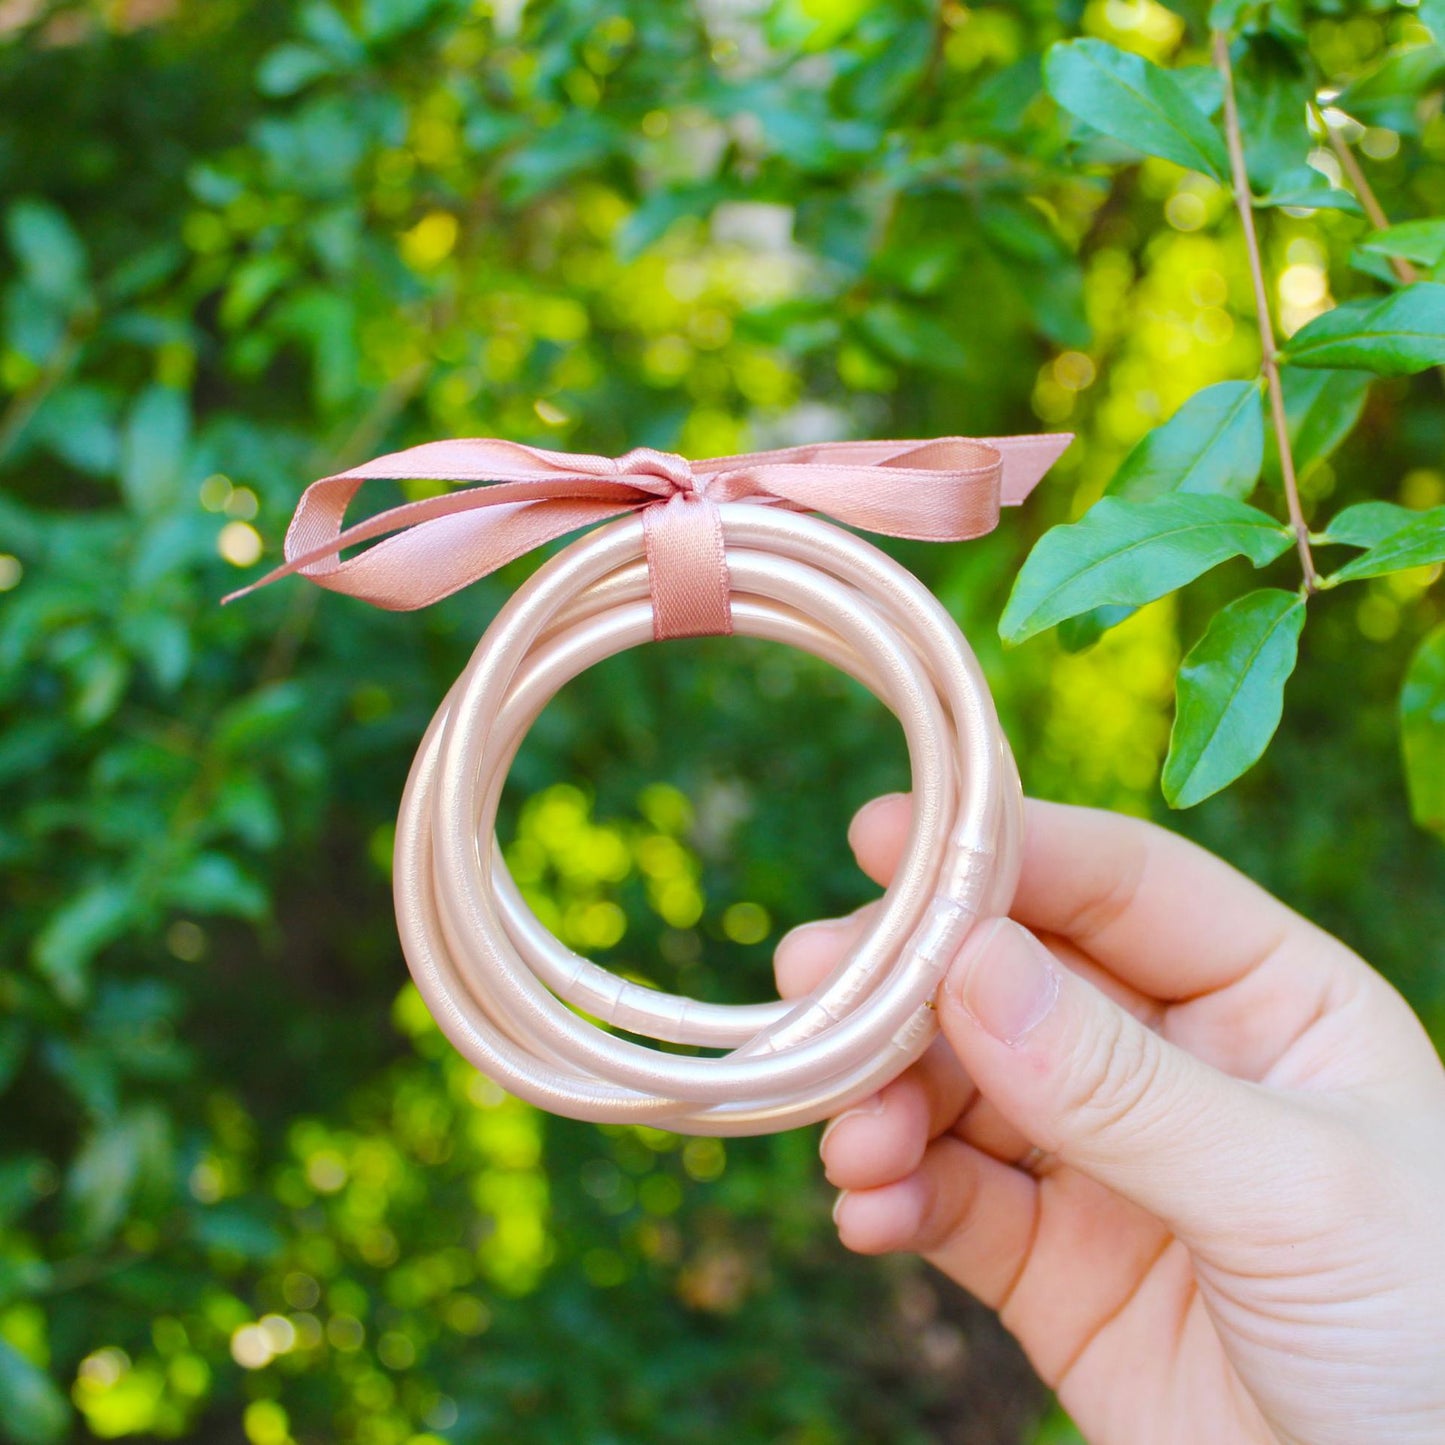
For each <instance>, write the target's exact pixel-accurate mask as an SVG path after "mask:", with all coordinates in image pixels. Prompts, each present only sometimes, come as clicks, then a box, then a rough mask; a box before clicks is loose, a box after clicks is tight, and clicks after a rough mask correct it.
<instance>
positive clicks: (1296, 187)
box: [1254, 166, 1361, 216]
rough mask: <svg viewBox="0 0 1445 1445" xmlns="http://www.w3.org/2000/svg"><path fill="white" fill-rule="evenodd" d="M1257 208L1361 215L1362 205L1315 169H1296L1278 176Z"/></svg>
mask: <svg viewBox="0 0 1445 1445" xmlns="http://www.w3.org/2000/svg"><path fill="white" fill-rule="evenodd" d="M1254 204H1255V205H1256V206H1266V207H1268V206H1288V207H1289V208H1290V209H1291V210H1296V211H1348V212H1349V213H1350V215H1352V216H1358V215H1360V214H1361V208H1360V203H1359V202H1358V201H1357V200H1356V199H1355V198H1354V197H1353V196H1352V195H1351V194H1350V193H1349V192H1348V191H1341V190H1337V189H1336V188H1335V187H1334V186H1332V185H1331V184H1330V183H1329V181H1328V180H1326V179H1325V177H1324V176H1322V175H1321V174H1320V173H1319V172H1318V171H1317V170H1315V169H1314V167H1313V166H1296V167H1295V168H1294V169H1293V170H1288V171H1285V172H1283V173H1282V174H1281V175H1279V176H1277V177H1276V178H1275V180H1274V183H1273V184H1272V185H1271V186H1270V188H1269V189H1268V190H1267V191H1266V192H1265V193H1264V194H1263V195H1262V196H1256V197H1255V198H1254Z"/></svg>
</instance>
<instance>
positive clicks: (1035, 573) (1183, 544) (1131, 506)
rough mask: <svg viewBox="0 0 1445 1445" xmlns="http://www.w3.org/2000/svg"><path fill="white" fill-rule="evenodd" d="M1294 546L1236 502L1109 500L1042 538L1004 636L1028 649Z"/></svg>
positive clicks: (1181, 496)
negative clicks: (1080, 621) (1083, 619)
mask: <svg viewBox="0 0 1445 1445" xmlns="http://www.w3.org/2000/svg"><path fill="white" fill-rule="evenodd" d="M1290 541H1291V536H1290V533H1289V531H1288V529H1286V528H1285V527H1283V526H1282V525H1281V524H1280V523H1279V522H1277V521H1275V519H1274V518H1273V517H1271V516H1268V515H1267V514H1266V513H1264V512H1261V511H1257V510H1256V509H1255V508H1254V507H1248V506H1245V504H1244V503H1243V502H1238V501H1235V500H1234V498H1232V497H1216V496H1199V495H1195V494H1192V493H1182V492H1171V493H1167V494H1166V495H1164V496H1162V497H1155V498H1153V499H1151V500H1150V501H1147V502H1128V501H1123V500H1121V499H1120V498H1118V497H1105V498H1103V500H1102V501H1099V502H1096V503H1095V504H1094V505H1093V506H1092V507H1090V508H1089V510H1088V511H1087V512H1086V513H1085V514H1084V515H1083V516H1082V517H1081V518H1080V519H1079V520H1078V521H1077V522H1072V523H1069V524H1067V525H1065V526H1061V527H1054V528H1051V529H1050V530H1049V531H1048V532H1045V533H1044V535H1043V537H1041V538H1040V539H1039V543H1038V545H1037V546H1036V547H1035V548H1034V550H1033V551H1032V552H1031V553H1030V554H1029V556H1028V559H1027V560H1026V561H1025V563H1024V565H1023V567H1022V568H1021V569H1020V571H1019V575H1018V578H1017V580H1016V581H1015V582H1014V587H1013V593H1012V594H1011V596H1010V597H1009V600H1008V605H1007V606H1006V607H1005V608H1004V613H1003V618H1002V620H1001V621H1000V623H999V632H1000V634H1001V635H1002V636H1003V638H1004V640H1005V641H1006V642H1022V641H1023V640H1024V639H1025V638H1027V637H1032V636H1033V635H1034V634H1035V633H1037V632H1042V631H1043V630H1044V628H1046V627H1052V626H1053V624H1054V623H1056V622H1062V621H1063V619H1064V618H1066V617H1075V616H1077V615H1078V614H1079V613H1081V612H1087V611H1088V610H1089V609H1090V608H1092V607H1099V606H1101V605H1103V604H1105V603H1116V604H1123V605H1127V606H1134V607H1138V606H1142V605H1143V604H1144V603H1146V602H1152V601H1154V599H1155V598H1156V597H1163V596H1164V595H1165V594H1166V593H1168V592H1173V591H1174V590H1175V589H1176V588H1179V587H1183V586H1184V585H1185V584H1186V583H1188V582H1192V581H1193V580H1194V579H1195V578H1196V577H1198V576H1199V575H1200V574H1201V573H1203V572H1207V571H1208V570H1209V569H1210V568H1211V567H1216V566H1218V565H1219V563H1221V562H1224V561H1227V560H1228V559H1229V558H1231V557H1248V558H1249V560H1250V561H1251V562H1253V563H1254V565H1255V566H1256V567H1261V566H1263V565H1264V564H1265V563H1266V562H1270V561H1272V560H1273V559H1274V558H1276V557H1278V556H1279V555H1280V553H1281V552H1283V551H1284V550H1285V549H1286V548H1287V547H1288V546H1289V545H1290Z"/></svg>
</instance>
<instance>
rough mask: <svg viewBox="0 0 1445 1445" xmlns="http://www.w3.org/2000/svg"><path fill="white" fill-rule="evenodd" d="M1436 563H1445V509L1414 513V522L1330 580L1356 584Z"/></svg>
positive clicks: (1376, 544) (1377, 543) (1356, 559)
mask: <svg viewBox="0 0 1445 1445" xmlns="http://www.w3.org/2000/svg"><path fill="white" fill-rule="evenodd" d="M1436 562H1445V507H1432V508H1431V509H1430V510H1429V511H1428V512H1416V513H1415V519H1414V521H1412V522H1409V523H1407V524H1406V525H1405V526H1403V527H1401V528H1400V530H1399V531H1398V532H1392V533H1391V534H1390V535H1389V536H1388V537H1386V538H1385V539H1384V540H1383V541H1380V542H1376V543H1375V545H1374V546H1373V547H1371V548H1370V549H1369V551H1367V552H1362V553H1360V555H1359V556H1358V557H1356V558H1355V559H1354V560H1353V561H1350V562H1346V563H1345V565H1344V566H1343V567H1341V568H1340V570H1339V571H1338V572H1336V573H1335V574H1334V576H1333V577H1331V578H1330V579H1329V580H1330V581H1331V582H1332V583H1334V582H1358V581H1359V580H1360V579H1361V578H1362V577H1383V576H1385V575H1386V574H1387V573H1389V572H1405V571H1408V570H1409V568H1411V567H1431V566H1433V565H1434V564H1435V563H1436Z"/></svg>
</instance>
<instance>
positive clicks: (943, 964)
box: [394, 503, 1022, 1135]
mask: <svg viewBox="0 0 1445 1445" xmlns="http://www.w3.org/2000/svg"><path fill="white" fill-rule="evenodd" d="M719 512H720V514H721V521H722V528H723V536H724V540H725V545H726V554H727V563H728V569H729V573H730V576H731V585H732V604H731V605H732V619H733V627H734V630H735V631H737V632H740V633H744V634H746V635H749V636H754V637H762V638H768V639H771V640H774V641H778V642H784V643H788V644H790V645H792V646H795V647H799V648H802V649H804V650H806V651H808V652H811V653H814V654H816V655H817V656H819V657H821V658H823V659H825V660H827V661H828V662H830V663H832V664H833V665H835V666H837V667H839V668H840V669H842V670H843V671H845V672H847V673H849V674H850V675H852V676H853V677H854V678H856V679H857V680H858V681H859V682H860V683H862V684H863V685H864V686H866V687H868V688H869V689H870V690H871V691H873V692H874V693H875V694H876V695H877V696H878V697H879V698H880V699H882V701H883V702H884V703H885V704H886V705H887V706H888V707H889V708H890V709H891V710H892V711H893V712H894V714H895V715H896V716H897V717H898V719H899V721H900V722H901V723H902V725H903V730H904V734H905V737H906V739H907V743H908V752H909V759H910V766H911V769H912V782H913V797H914V811H913V820H912V825H911V828H910V831H909V835H908V840H907V844H906V846H905V849H904V856H903V858H902V861H901V862H900V865H899V868H898V871H897V874H896V876H895V878H894V880H893V882H892V884H891V885H890V886H889V888H888V889H887V891H886V893H885V894H884V897H883V899H882V902H881V906H880V907H879V908H878V909H877V910H876V912H875V914H874V916H873V917H872V919H871V921H870V923H869V926H868V927H867V929H866V931H865V933H864V936H863V937H861V938H860V939H859V940H858V942H857V943H856V944H855V945H854V946H853V947H852V948H851V949H850V950H849V951H848V953H847V955H846V956H845V957H844V958H843V959H842V960H841V961H840V963H839V964H838V965H837V967H836V968H835V969H834V970H833V972H832V973H831V974H830V975H829V977H828V978H826V979H825V980H823V982H822V983H821V984H820V985H819V986H818V987H817V988H816V989H815V990H814V991H813V992H812V993H811V994H809V995H808V996H807V997H805V998H803V999H801V1000H797V1001H787V1002H778V1003H770V1004H751V1005H741V1006H731V1007H730V1006H725V1005H717V1004H707V1003H701V1002H698V1001H696V1000H692V999H688V998H684V997H680V996H678V995H674V994H670V993H665V992H662V991H659V990H656V989H651V988H646V987H643V986H640V985H638V984H635V983H630V982H628V981H626V980H623V979H620V978H618V977H617V976H616V975H614V974H611V973H609V972H608V971H607V970H605V969H602V968H600V967H598V966H597V965H596V964H593V963H591V962H590V961H588V960H587V959H585V958H581V957H579V956H578V955H576V954H574V953H572V952H571V951H569V950H568V949H567V948H565V947H564V946H563V945H562V944H561V943H560V942H558V941H557V940H556V939H555V938H554V937H552V936H551V935H550V934H549V933H548V932H547V931H546V929H545V928H543V927H542V925H541V924H540V923H539V922H538V920H537V919H536V917H535V915H533V914H532V912H531V910H530V909H529V908H528V907H527V905H526V904H525V903H524V902H523V900H522V898H521V895H520V894H519V892H518V890H517V888H516V886H515V884H514V883H513V881H512V879H511V878H510V876H509V875H508V873H507V870H506V865H505V863H504V862H503V860H502V855H501V849H500V847H499V845H498V844H497V843H496V841H495V837H494V829H495V823H496V814H497V807H498V802H499V799H500V796H501V792H502V787H503V784H504V783H505V781H506V776H507V771H508V769H509V768H510V766H511V763H512V760H513V758H514V756H515V754H516V751H517V749H518V747H519V746H520V744H521V742H522V739H523V737H524V736H525V734H526V732H527V729H528V728H529V727H530V726H531V724H532V723H533V721H534V720H535V719H536V717H537V716H538V714H539V713H540V712H541V711H542V709H543V708H544V707H545V706H546V704H547V702H548V701H549V700H550V698H551V697H552V696H553V695H554V694H555V692H556V691H557V689H558V688H560V687H561V686H563V685H564V684H565V683H566V682H567V681H568V680H569V679H571V678H573V677H575V676H576V675H577V674H578V673H580V672H582V671H584V670H585V669H586V668H588V667H590V666H591V665H593V664H594V663H596V662H599V661H601V660H602V659H604V658H606V657H609V656H611V655H612V654H614V653H616V652H620V651H622V650H624V649H626V648H628V647H633V646H636V645H637V644H639V643H641V642H649V641H651V640H652V638H653V621H654V619H653V609H652V605H651V603H650V601H649V592H648V578H647V573H646V568H645V565H644V562H643V557H644V538H643V523H642V521H641V520H640V519H639V518H638V517H637V516H631V517H628V518H626V519H624V520H622V521H619V522H615V523H612V524H610V525H608V526H606V527H604V528H602V529H600V530H598V531H596V532H593V533H591V534H589V535H587V536H585V537H583V538H582V539H581V540H580V541H577V542H575V543H573V544H572V545H571V546H569V547H568V548H566V549H565V550H564V551H563V552H561V553H559V554H558V555H557V556H555V557H554V558H552V560H551V561H549V562H548V563H546V564H545V565H544V566H543V567H541V568H540V569H539V570H538V571H537V572H536V573H535V574H534V576H533V577H532V578H531V580H530V581H529V582H527V583H526V584H525V585H524V586H523V587H522V588H521V589H520V590H519V591H518V592H517V593H516V594H515V595H514V596H513V597H512V598H511V599H510V601H509V602H508V603H507V604H506V606H505V607H504V608H503V609H502V611H501V612H500V614H499V615H498V616H497V618H496V620H495V621H494V622H493V624H492V625H491V627H490V628H488V630H487V632H486V634H485V635H484V636H483V638H482V639H481V641H480V642H479V643H478V645H477V648H476V651H475V652H474V653H473V655H472V658H471V660H470V662H469V663H468V665H467V668H466V670H465V671H464V672H463V673H462V675H461V677H459V678H458V680H457V682H456V684H455V685H454V686H453V688H452V689H451V691H450V693H449V694H448V695H447V697H446V699H445V700H444V701H443V703H442V705H441V707H440V708H439V709H438V711H437V713H436V716H435V717H434V718H433V720H432V723H431V726H430V727H429V728H428V730H427V733H426V736H425V738H424V739H423V741H422V744H421V747H420V749H419V750H418V753H417V757H416V761H415V763H414V764H413V767H412V771H411V776H410V778H409V780H408V783H407V788H406V793H405V796H404V798H403V800H402V806H401V814H400V818H399V820H398V826H397V841H396V857H395V867H394V880H395V882H394V887H395V894H396V909H397V919H398V923H399V926H400V931H401V938H402V945H403V949H404V951H405V954H406V958H407V963H408V966H409V967H410V969H411V972H412V975H413V977H414V978H415V980H416V983H417V987H418V988H419V989H420V991H421V993H422V995H423V997H424V998H425V1000H426V1002H427V1004H428V1006H429V1008H430V1009H431V1011H432V1013H433V1015H434V1016H435V1017H436V1019H437V1022H438V1023H439V1025H440V1026H441V1028H442V1030H443V1032H444V1033H445V1034H446V1035H447V1037H448V1038H449V1039H450V1040H451V1041H452V1043H453V1044H454V1045H455V1046H456V1047H457V1048H458V1049H459V1050H460V1051H461V1052H462V1053H463V1054H464V1055H465V1056H466V1057H467V1058H468V1059H469V1060H470V1061H471V1062H472V1063H474V1064H475V1065H476V1066H477V1067H478V1068H479V1069H481V1070H482V1071H483V1072H484V1073H486V1074H487V1075H488V1076H490V1077H491V1078H493V1079H495V1080H496V1081H497V1082H498V1083H500V1084H502V1085H503V1086H504V1087H506V1088H507V1089H509V1090H511V1091H512V1092H514V1093H516V1094H518V1095H519V1096H521V1097H522V1098H525V1099H527V1100H530V1101H531V1102H532V1103H534V1104H537V1105H540V1106H541V1107H543V1108H546V1109H549V1110H551V1111H553V1112H554V1113H558V1114H564V1115H569V1116H571V1117H573V1118H579V1119H590V1120H595V1121H599V1122H633V1123H640V1124H649V1125H653V1126H656V1127H660V1128H667V1129H672V1130H677V1131H680V1132H685V1133H692V1134H714V1135H735V1134H760V1133H771V1132H775V1131H778V1130H782V1129H787V1128H792V1127H794V1126H797V1125H803V1124H808V1123H812V1122H814V1121H816V1120H818V1119H821V1118H824V1117H826V1116H827V1115H830V1114H834V1113H836V1112H838V1111H839V1110H841V1109H844V1108H846V1107H848V1106H849V1105H850V1104H852V1103H855V1102H856V1101H858V1100H859V1099H861V1098H864V1097H866V1096H867V1095H869V1094H871V1093H872V1092H874V1091H875V1090H876V1089H878V1088H879V1087H881V1086H882V1085H883V1084H884V1083H886V1082H888V1081H889V1080H891V1079H892V1078H894V1077H896V1076H897V1075H898V1074H899V1073H900V1072H902V1070H903V1069H905V1068H906V1067H907V1066H908V1065H909V1064H910V1063H912V1062H914V1061H915V1060H916V1059H917V1058H918V1057H919V1056H920V1055H921V1054H922V1052H923V1051H924V1049H925V1048H927V1046H928V1044H929V1042H930V1041H931V1039H932V1038H933V1037H934V1035H935V1033H936V1031H937V1019H936V1014H935V1012H934V1010H933V1006H932V998H933V995H934V993H935V991H936V990H937V987H938V985H939V982H940V980H941V978H942V976H943V973H944V971H945V970H946V969H947V967H948V964H949V962H950V961H951V959H952V958H953V956H954V955H955V954H956V953H957V951H958V948H959V947H960V945H961V944H962V943H963V941H964V939H965V938H966V937H967V935H968V932H969V930H970V928H972V926H973V924H974V922H975V921H976V920H977V919H978V918H979V917H981V916H994V915H997V914H1001V913H1003V912H1005V911H1006V910H1007V908H1008V906H1009V903H1010V902H1011V900H1012V897H1013V892H1014V888H1015V886H1016V884H1017V879H1018V867H1019V845H1020V837H1021V831H1022V794H1021V790H1020V787H1019V781H1018V774H1017V771H1016V769H1015V766H1014V762H1013V757H1012V754H1011V753H1010V751H1009V748H1008V744H1007V742H1006V740H1005V738H1004V736H1003V733H1002V731H1001V729H1000V727H999V724H998V719H997V715H996V713H995V711H994V707H993V703H992V699H991V698H990V696H989V693H988V688H987V685H986V683H985V682H984V679H983V676H982V673H981V671H980V669H979V666H978V663H977V661H976V659H975V658H974V655H973V653H972V651H971V649H970V648H969V646H968V643H967V642H966V641H965V639H964V638H963V636H962V634H961V633H960V632H959V630H958V628H957V627H956V626H955V625H954V623H953V621H952V619H951V618H950V617H949V616H948V614H947V613H946V612H945V610H944V609H943V607H942V606H941V605H940V604H939V603H938V601H937V600H936V599H935V598H934V597H933V596H932V595H931V594H930V593H929V592H928V590H927V589H926V588H925V587H924V586H923V585H922V584H921V583H920V582H919V581H918V580H917V579H916V578H914V577H913V576H912V575H911V574H910V573H909V572H907V571H906V570H904V569H903V568H902V567H900V566H898V565H897V564H896V563H894V562H893V561H892V560H891V559H890V558H888V557H887V556H886V555H885V554H884V553H882V552H881V551H879V550H878V549H877V548H875V547H873V546H871V545H870V544H869V543H867V542H864V541H862V540H861V539H859V538H857V537H855V536H853V535H852V534H850V533H847V532H844V531H842V530H841V529H839V528H837V527H834V526H832V525H830V524H828V523H826V522H822V521H818V520H816V519H814V518H812V517H810V516H807V515H804V514H802V513H798V512H793V511H788V510H784V509H782V508H777V507H768V506H758V505H755V504H749V503H724V504H722V505H721V506H720V507H719ZM575 1010H585V1012H586V1013H587V1014H589V1015H591V1016H592V1017H593V1018H598V1019H601V1020H603V1021H604V1023H606V1024H611V1025H615V1026H617V1027H619V1028H622V1029H625V1030H626V1031H628V1032H629V1033H632V1034H635V1035H639V1036H643V1037H650V1038H653V1039H658V1040H665V1041H668V1042H671V1043H677V1044H688V1045H697V1046H700V1047H704V1048H712V1049H719V1050H725V1051H726V1052H724V1053H722V1054H721V1055H720V1056H717V1057H704V1056H687V1055H679V1054H673V1053H667V1052H664V1051H662V1050H658V1049H653V1048H649V1047H647V1046H646V1045H644V1044H638V1043H633V1042H631V1041H629V1040H627V1039H622V1038H618V1037H616V1036H615V1035H613V1034H611V1033H609V1032H608V1031H607V1030H606V1029H605V1028H599V1027H598V1026H597V1025H595V1024H593V1023H591V1022H589V1021H588V1020H587V1019H585V1018H583V1017H581V1016H580V1015H579V1013H577V1012H575Z"/></svg>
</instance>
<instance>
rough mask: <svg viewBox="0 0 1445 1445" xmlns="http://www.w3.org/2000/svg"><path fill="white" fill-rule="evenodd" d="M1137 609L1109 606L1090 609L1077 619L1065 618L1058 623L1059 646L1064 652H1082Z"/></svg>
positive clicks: (1115, 605)
mask: <svg viewBox="0 0 1445 1445" xmlns="http://www.w3.org/2000/svg"><path fill="white" fill-rule="evenodd" d="M1138 610H1139V609H1138V608H1137V607H1120V606H1118V605H1117V604H1109V605H1106V606H1104V607H1091V608H1090V609H1089V610H1088V611H1087V612H1081V613H1080V614H1079V615H1078V616H1077V617H1066V618H1064V620H1063V621H1062V622H1061V623H1059V646H1060V647H1062V648H1063V649H1064V651H1065V652H1083V651H1084V650H1085V649H1086V648H1090V647H1092V646H1093V645H1094V644H1095V643H1096V642H1097V641H1098V640H1099V639H1100V638H1101V637H1102V636H1103V635H1104V634H1105V633H1106V632H1107V631H1108V630H1109V629H1110V628H1111V627H1117V626H1118V625H1119V624H1120V623H1121V622H1124V621H1127V620H1128V619H1129V618H1130V617H1132V616H1133V615H1134V614H1135V613H1136V612H1137V611H1138Z"/></svg>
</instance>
